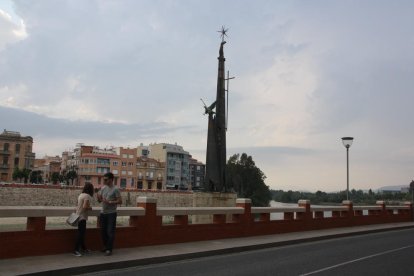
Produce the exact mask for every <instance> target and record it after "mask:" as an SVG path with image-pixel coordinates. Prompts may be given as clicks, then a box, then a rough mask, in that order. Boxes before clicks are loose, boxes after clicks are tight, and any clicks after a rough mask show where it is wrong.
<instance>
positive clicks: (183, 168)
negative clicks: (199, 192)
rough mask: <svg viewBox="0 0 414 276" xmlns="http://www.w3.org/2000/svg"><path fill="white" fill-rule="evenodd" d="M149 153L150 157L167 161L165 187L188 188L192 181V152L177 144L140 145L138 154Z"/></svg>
mask: <svg viewBox="0 0 414 276" xmlns="http://www.w3.org/2000/svg"><path fill="white" fill-rule="evenodd" d="M146 150H147V153H148V157H149V158H153V159H155V160H157V161H160V162H165V173H164V175H165V180H164V181H165V187H166V188H167V189H183V190H187V189H188V185H189V182H190V168H189V159H190V154H189V153H188V152H187V151H185V150H184V149H183V147H182V146H179V145H177V144H175V145H173V144H166V143H160V144H150V145H149V146H142V145H141V146H140V147H138V155H143V154H142V153H144V152H146Z"/></svg>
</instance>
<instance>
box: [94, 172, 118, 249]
mask: <svg viewBox="0 0 414 276" xmlns="http://www.w3.org/2000/svg"><path fill="white" fill-rule="evenodd" d="M103 180H104V184H105V185H104V186H103V187H102V188H101V190H100V191H99V192H98V193H97V198H98V202H102V211H101V214H100V215H99V222H100V226H101V235H102V242H103V245H104V249H103V252H105V256H110V255H111V254H112V248H113V243H114V240H115V228H116V216H117V213H116V208H117V206H118V204H122V197H121V193H120V191H119V189H118V188H117V187H116V186H115V185H114V183H113V182H114V175H113V174H112V173H111V172H108V173H106V174H105V175H104V178H103Z"/></svg>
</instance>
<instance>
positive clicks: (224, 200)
mask: <svg viewBox="0 0 414 276" xmlns="http://www.w3.org/2000/svg"><path fill="white" fill-rule="evenodd" d="M236 199H237V194H236V193H216V192H200V193H194V194H193V207H235V206H236ZM226 220H227V221H230V220H232V217H231V215H229V217H227V218H226ZM212 222H213V215H195V216H192V218H191V223H192V224H202V223H212Z"/></svg>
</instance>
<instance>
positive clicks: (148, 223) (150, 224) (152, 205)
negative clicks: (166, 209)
mask: <svg viewBox="0 0 414 276" xmlns="http://www.w3.org/2000/svg"><path fill="white" fill-rule="evenodd" d="M137 207H142V208H144V209H145V216H143V217H139V218H137V223H139V224H140V225H142V226H145V227H146V228H147V229H148V230H158V229H159V228H160V227H161V225H162V217H161V216H157V199H156V198H153V197H146V196H145V197H140V196H139V197H138V198H137Z"/></svg>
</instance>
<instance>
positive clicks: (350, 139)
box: [342, 137, 354, 149]
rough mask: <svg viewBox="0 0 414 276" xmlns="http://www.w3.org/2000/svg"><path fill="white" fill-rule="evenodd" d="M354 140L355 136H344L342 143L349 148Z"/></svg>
mask: <svg viewBox="0 0 414 276" xmlns="http://www.w3.org/2000/svg"><path fill="white" fill-rule="evenodd" d="M353 141H354V137H342V144H344V146H345V147H346V148H347V149H349V147H350V146H351V145H352V142H353Z"/></svg>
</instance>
